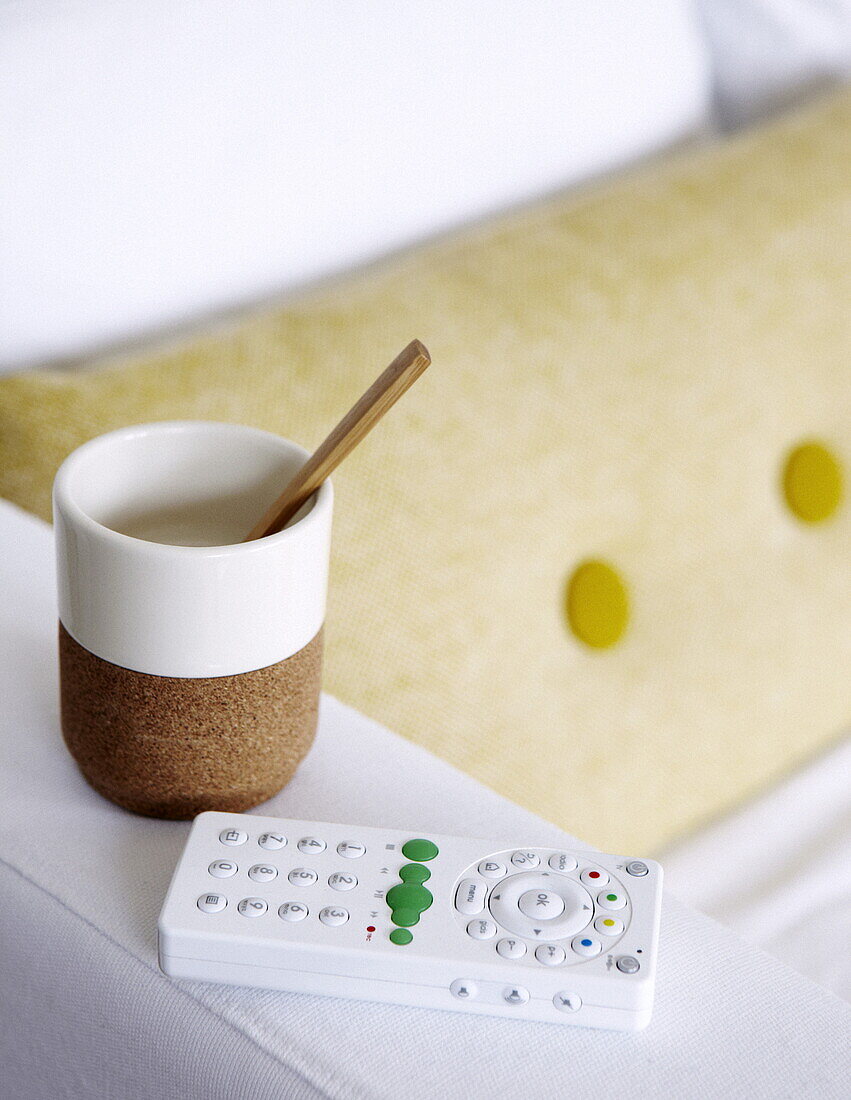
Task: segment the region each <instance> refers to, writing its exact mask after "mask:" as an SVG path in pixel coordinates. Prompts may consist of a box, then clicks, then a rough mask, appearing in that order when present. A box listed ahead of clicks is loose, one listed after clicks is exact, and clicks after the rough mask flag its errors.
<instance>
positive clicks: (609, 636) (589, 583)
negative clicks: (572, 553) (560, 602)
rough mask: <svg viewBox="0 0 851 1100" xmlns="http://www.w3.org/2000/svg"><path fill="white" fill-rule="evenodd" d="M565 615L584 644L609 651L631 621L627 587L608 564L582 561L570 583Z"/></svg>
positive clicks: (568, 583) (571, 627)
mask: <svg viewBox="0 0 851 1100" xmlns="http://www.w3.org/2000/svg"><path fill="white" fill-rule="evenodd" d="M565 613H566V615H567V622H568V626H569V627H570V629H571V630H572V631H573V633H574V634H575V635H576V637H577V638H579V640H580V641H581V642H584V643H585V644H586V645H587V646H591V647H592V648H593V649H607V648H608V647H609V646H613V645H614V644H615V643H616V642H617V641H619V639H620V638H621V636H622V635H623V632H624V631H625V630H626V627H627V623H628V622H629V597H628V596H627V591H626V585H625V584H624V582H623V581H622V580H621V578H620V576H619V575H618V574H617V572H616V571H615V570H614V569H613V568H612V566H611V565H608V564H607V563H606V562H604V561H586V562H583V563H582V564H581V565H580V566H578V567H577V569H576V570H575V571H574V573H573V575H572V576H571V578H570V580H569V581H568V582H567V593H566V598H565Z"/></svg>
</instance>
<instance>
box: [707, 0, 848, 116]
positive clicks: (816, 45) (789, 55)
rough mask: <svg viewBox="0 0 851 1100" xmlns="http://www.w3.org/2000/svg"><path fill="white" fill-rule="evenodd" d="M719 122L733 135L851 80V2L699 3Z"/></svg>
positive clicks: (752, 0) (740, 0)
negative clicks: (816, 94) (838, 83)
mask: <svg viewBox="0 0 851 1100" xmlns="http://www.w3.org/2000/svg"><path fill="white" fill-rule="evenodd" d="M697 4H698V7H699V10H700V16H701V20H702V23H703V25H704V28H705V30H706V38H707V46H708V48H709V50H710V51H711V55H712V67H713V72H714V77H715V100H716V105H717V112H718V121H719V122H720V123H721V125H722V126H725V127H729V128H734V127H737V126H742V125H745V124H747V123H752V122H754V121H756V120H757V119H760V118H765V117H766V116H768V115H770V114H773V113H775V112H777V111H780V110H783V109H785V108H788V107H789V106H790V105H792V104H795V103H798V102H801V101H802V100H803V99H805V98H806V97H807V96H808V95H812V94H814V93H818V92H820V91H821V90H822V89H823V88H825V87H826V86H828V85H830V84H835V83H837V82H839V81H841V80H844V79H847V78H848V77H849V75H851V0H697Z"/></svg>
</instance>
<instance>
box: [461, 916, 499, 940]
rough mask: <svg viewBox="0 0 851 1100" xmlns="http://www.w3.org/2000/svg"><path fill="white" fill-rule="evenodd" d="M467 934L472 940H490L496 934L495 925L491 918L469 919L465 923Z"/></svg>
mask: <svg viewBox="0 0 851 1100" xmlns="http://www.w3.org/2000/svg"><path fill="white" fill-rule="evenodd" d="M467 935H468V936H472V937H473V939H474V940H492V939H493V938H494V936H495V935H496V925H495V924H494V922H493V921H492V920H471V921H470V923H469V924H468V925H467Z"/></svg>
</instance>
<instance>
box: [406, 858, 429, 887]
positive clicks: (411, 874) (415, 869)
mask: <svg viewBox="0 0 851 1100" xmlns="http://www.w3.org/2000/svg"><path fill="white" fill-rule="evenodd" d="M399 878H400V879H401V880H402V882H415V883H421V882H428V880H429V879H430V878H431V871H429V869H428V867H423V865H422V864H421V863H406V864H405V866H404V867H403V868H402V870H401V871H400V872H399Z"/></svg>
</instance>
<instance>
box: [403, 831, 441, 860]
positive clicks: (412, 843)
mask: <svg viewBox="0 0 851 1100" xmlns="http://www.w3.org/2000/svg"><path fill="white" fill-rule="evenodd" d="M437 852H438V848H437V845H436V844H435V843H434V841H433V840H423V839H422V837H420V838H419V839H418V840H406V841H405V843H404V844H403V845H402V855H403V856H404V857H405V859H415V860H417V862H418V863H424V862H425V861H426V860H429V859H434V857H435V856H436V855H437Z"/></svg>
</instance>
